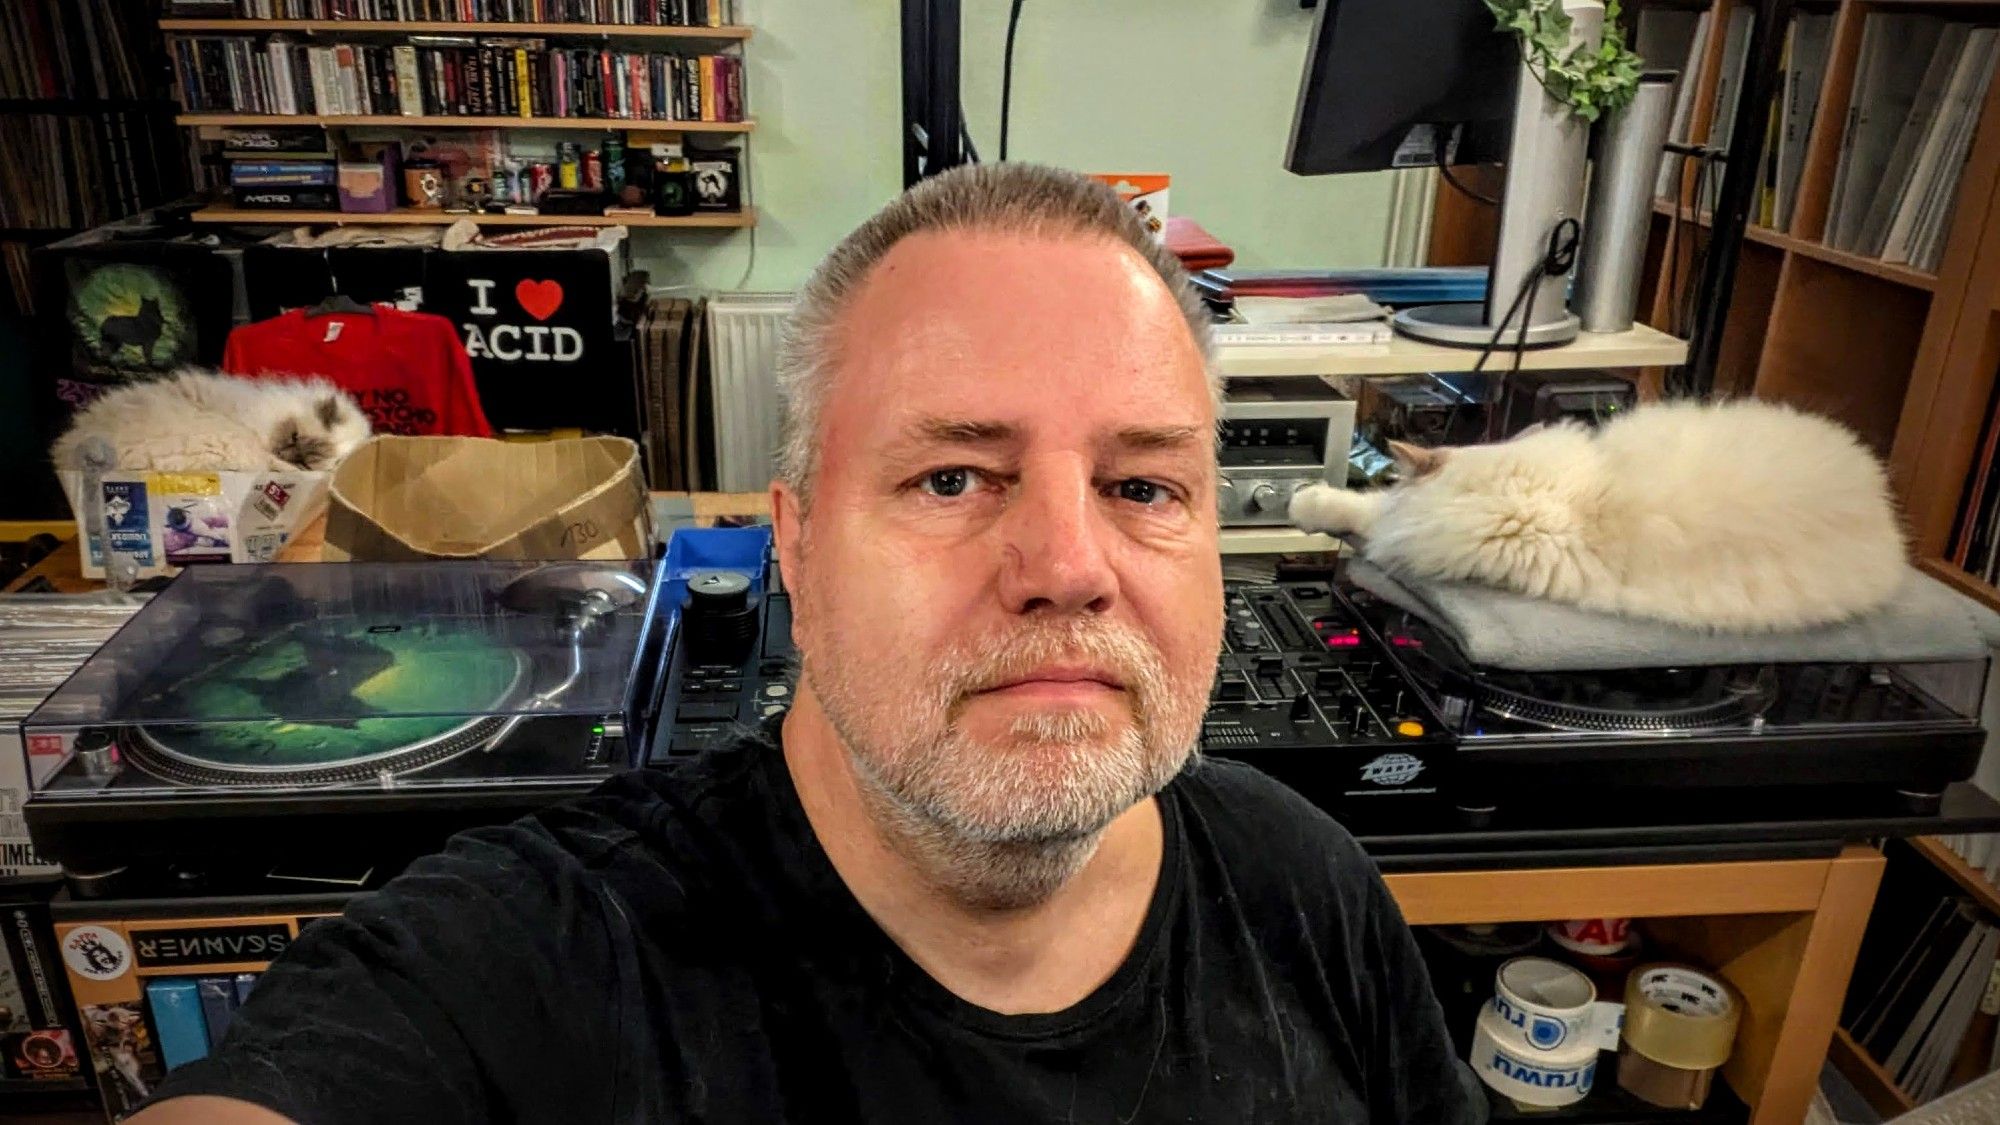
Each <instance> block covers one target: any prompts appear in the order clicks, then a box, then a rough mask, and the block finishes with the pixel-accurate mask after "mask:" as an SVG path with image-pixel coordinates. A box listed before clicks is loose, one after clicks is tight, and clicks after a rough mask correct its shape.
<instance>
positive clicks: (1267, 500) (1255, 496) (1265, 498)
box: [1246, 483, 1281, 512]
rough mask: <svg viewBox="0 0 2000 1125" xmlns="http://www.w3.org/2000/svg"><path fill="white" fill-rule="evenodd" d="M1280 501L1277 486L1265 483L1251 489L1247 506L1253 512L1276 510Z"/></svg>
mask: <svg viewBox="0 0 2000 1125" xmlns="http://www.w3.org/2000/svg"><path fill="white" fill-rule="evenodd" d="M1280 503H1281V501H1280V500H1279V499H1278V489H1277V487H1276V486H1275V485H1272V484H1269V483H1264V484H1259V485H1258V486H1257V487H1255V488H1253V489H1251V490H1250V502H1249V504H1248V505H1246V506H1247V507H1248V508H1249V509H1250V510H1251V511H1253V512H1275V511H1277V510H1278V506H1279V504H1280Z"/></svg>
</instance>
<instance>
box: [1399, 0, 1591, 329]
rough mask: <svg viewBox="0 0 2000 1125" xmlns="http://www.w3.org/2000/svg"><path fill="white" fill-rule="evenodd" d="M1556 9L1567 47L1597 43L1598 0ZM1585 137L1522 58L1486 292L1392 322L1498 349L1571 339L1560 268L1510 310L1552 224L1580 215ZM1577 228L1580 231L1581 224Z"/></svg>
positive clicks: (1571, 317)
mask: <svg viewBox="0 0 2000 1125" xmlns="http://www.w3.org/2000/svg"><path fill="white" fill-rule="evenodd" d="M1563 10H1564V11H1566V12H1567V13H1568V14H1569V17H1570V20H1571V24H1570V46H1571V47H1572V48H1575V47H1577V46H1579V45H1586V44H1587V45H1588V47H1589V49H1590V50H1596V49H1597V44H1598V40H1599V37H1600V36H1601V35H1602V33H1603V29H1604V6H1603V5H1602V4H1601V3H1598V2H1597V0H1564V4H1563ZM1589 144H1590V126H1589V125H1588V124H1587V123H1585V122H1584V121H1581V120H1579V119H1578V118H1577V117H1576V116H1575V115H1574V114H1572V113H1571V112H1570V110H1569V107H1568V106H1567V105H1564V104H1563V103H1562V102H1560V101H1558V100H1556V99H1555V98H1554V97H1552V96H1550V94H1549V92H1548V91H1546V90H1544V89H1542V84H1541V81H1540V80H1539V79H1537V78H1536V77H1535V75H1534V74H1533V73H1532V72H1530V71H1529V69H1528V65H1527V64H1526V63H1525V62H1524V63H1522V64H1521V68H1520V76H1519V78H1518V79H1517V80H1516V85H1515V93H1514V128H1513V134H1512V137H1511V139H1510V140H1509V143H1508V151H1507V172H1506V182H1505V186H1504V187H1503V188H1502V194H1501V197H1500V198H1501V203H1500V237H1499V240H1498V242H1497V243H1496V244H1495V246H1494V250H1493V265H1492V266H1491V267H1490V268H1489V269H1488V270H1487V273H1486V301H1485V303H1483V304H1474V303H1467V304H1451V305H1421V306H1418V307H1416V308H1410V309H1405V310H1403V311H1402V312H1399V313H1397V314H1396V316H1395V318H1394V319H1392V320H1391V321H1390V323H1391V324H1392V325H1394V326H1395V328H1396V331H1398V332H1401V333H1402V334H1403V335H1405V336H1410V337H1413V338H1415V339H1418V340H1423V341H1426V342H1428V343H1433V344H1445V345H1448V346H1450V347H1460V348H1486V347H1488V346H1489V345H1490V346H1492V347H1494V348H1495V349H1500V350H1511V349H1513V348H1515V347H1516V346H1520V347H1526V348H1545V347H1551V346H1554V345H1556V344H1567V343H1569V342H1570V341H1571V340H1574V339H1576V334H1577V329H1578V322H1577V318H1576V316H1575V314H1573V313H1571V312H1570V311H1569V300H1568V293H1569V274H1568V272H1567V271H1565V272H1563V273H1560V274H1556V275H1554V276H1550V277H1544V278H1542V279H1541V280H1540V281H1537V282H1536V283H1535V285H1534V295H1533V297H1532V298H1528V299H1525V300H1522V301H1521V305H1520V307H1518V308H1515V309H1514V310H1513V313H1512V315H1511V316H1510V315H1509V313H1508V309H1509V307H1510V306H1512V305H1513V304H1514V302H1515V300H1516V298H1517V297H1519V296H1520V294H1521V287H1522V285H1523V284H1525V283H1526V282H1527V281H1528V280H1529V279H1530V278H1532V277H1534V276H1535V273H1536V268H1537V267H1538V266H1539V265H1540V264H1541V262H1542V259H1543V258H1544V257H1546V256H1547V255H1548V252H1549V240H1550V236H1551V235H1552V234H1553V233H1554V232H1555V230H1556V226H1557V224H1558V223H1561V222H1562V221H1563V220H1564V219H1575V220H1576V221H1577V222H1579V223H1581V222H1582V221H1583V187H1584V171H1585V168H1586V166H1587V162H1588V158H1589ZM1577 234H1578V237H1579V239H1580V238H1581V230H1580V229H1579V231H1578V232H1577ZM1580 245H1581V244H1580V242H1579V246H1580ZM1574 257H1575V254H1574V252H1572V254H1571V258H1572V259H1573V258H1574ZM1524 316H1526V317H1527V318H1528V325H1527V331H1526V332H1525V333H1524V332H1523V331H1522V328H1521V321H1522V318H1523V317H1524ZM1503 321H1504V328H1503ZM1496 331H1497V332H1498V338H1497V339H1496V338H1495V333H1496Z"/></svg>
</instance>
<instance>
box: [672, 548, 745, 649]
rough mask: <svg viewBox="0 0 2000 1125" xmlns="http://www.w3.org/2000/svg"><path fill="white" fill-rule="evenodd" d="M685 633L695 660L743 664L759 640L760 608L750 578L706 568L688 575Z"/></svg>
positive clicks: (682, 634) (688, 646) (682, 615)
mask: <svg viewBox="0 0 2000 1125" xmlns="http://www.w3.org/2000/svg"><path fill="white" fill-rule="evenodd" d="M687 590H688V596H687V603H686V605H685V606H684V607H683V609H682V613H681V636H682V637H683V638H685V640H686V645H687V653H688V661H689V663H693V664H728V665H741V664H742V663H743V662H744V661H746V660H748V659H749V658H750V650H751V649H752V648H753V647H755V645H756V642H757V610H756V607H754V606H752V605H751V604H750V579H749V578H747V577H745V576H743V575H741V574H738V573H736V572H735V571H729V570H705V571H701V572H699V573H697V574H694V575H692V576H690V577H689V578H688V584H687Z"/></svg>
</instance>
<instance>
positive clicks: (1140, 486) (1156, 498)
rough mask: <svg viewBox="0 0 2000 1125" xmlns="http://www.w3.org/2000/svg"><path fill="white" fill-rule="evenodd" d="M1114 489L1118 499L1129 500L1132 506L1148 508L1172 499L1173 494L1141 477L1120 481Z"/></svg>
mask: <svg viewBox="0 0 2000 1125" xmlns="http://www.w3.org/2000/svg"><path fill="white" fill-rule="evenodd" d="M1114 487H1116V489H1117V490H1118V498H1119V499H1120V500H1130V501H1132V502H1133V503H1134V504H1145V505H1148V506H1150V505H1153V504H1158V503H1160V502H1161V501H1164V500H1171V499H1173V494H1172V493H1170V492H1168V491H1167V489H1166V487H1165V486H1164V485H1160V484H1156V483H1154V482H1153V481H1149V480H1146V479H1144V478H1142V477H1131V478H1128V479H1126V480H1121V481H1119V482H1118V483H1117V485H1115V486H1114Z"/></svg>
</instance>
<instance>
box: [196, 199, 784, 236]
mask: <svg viewBox="0 0 2000 1125" xmlns="http://www.w3.org/2000/svg"><path fill="white" fill-rule="evenodd" d="M188 218H189V219H191V220H192V221H194V222H197V223H235V224H238V225H240V226H278V227H290V226H300V225H308V226H311V225H319V224H342V223H345V224H351V225H357V226H449V225H451V224H452V223H455V222H457V221H459V220H460V219H471V220H472V221H473V222H475V223H478V224H479V225H480V226H482V227H682V228H687V229H695V230H699V229H703V228H707V229H711V230H728V229H734V228H737V227H748V226H755V225H756V223H757V209H756V208H754V207H745V208H744V209H743V210H741V211H731V212H712V213H710V214H706V215H701V214H696V215H492V214H484V213H482V214H477V215H474V214H468V213H461V212H451V211H419V210H415V209H413V208H408V207H402V208H398V209H396V210H394V211H383V212H378V213H374V214H369V213H365V212H352V211H264V210H258V209H256V208H252V207H227V206H223V205H220V204H217V205H214V206H210V207H203V208H202V209H200V210H198V211H196V212H194V213H193V214H192V215H189V216H188Z"/></svg>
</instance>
